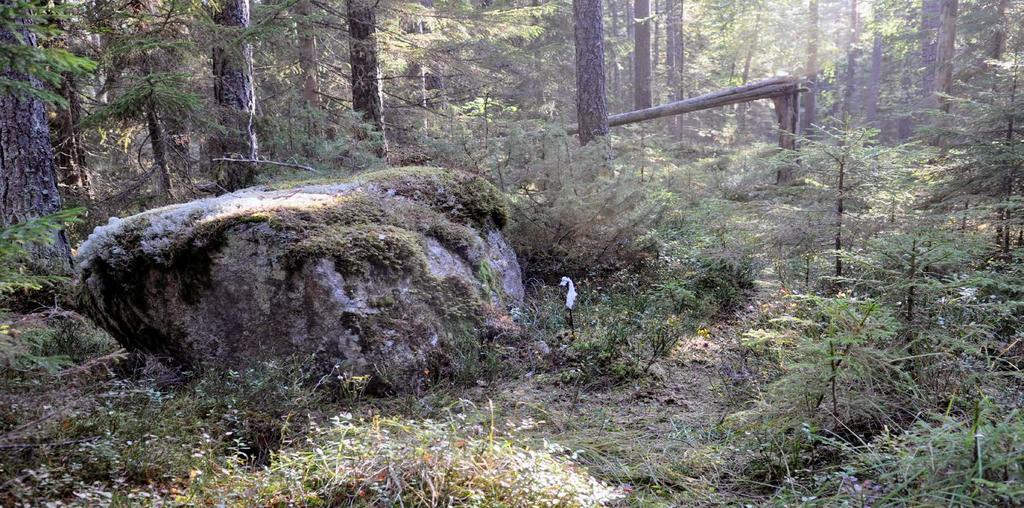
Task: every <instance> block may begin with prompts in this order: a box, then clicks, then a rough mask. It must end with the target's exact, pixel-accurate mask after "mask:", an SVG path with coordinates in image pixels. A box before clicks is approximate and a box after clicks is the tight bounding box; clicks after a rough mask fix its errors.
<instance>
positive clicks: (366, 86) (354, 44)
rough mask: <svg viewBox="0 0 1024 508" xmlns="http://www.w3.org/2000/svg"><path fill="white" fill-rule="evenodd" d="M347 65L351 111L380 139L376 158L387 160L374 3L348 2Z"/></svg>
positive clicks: (360, 0) (368, 1)
mask: <svg viewBox="0 0 1024 508" xmlns="http://www.w3.org/2000/svg"><path fill="white" fill-rule="evenodd" d="M348 34H349V63H350V64H351V66H352V109H353V110H355V111H357V112H359V113H362V115H363V119H365V120H366V121H367V122H370V123H372V124H373V126H374V127H375V128H376V129H377V131H378V132H379V133H380V136H381V143H380V144H379V145H378V147H377V154H378V155H380V156H381V157H382V158H387V150H388V144H387V132H386V130H385V128H384V97H383V95H382V94H383V91H382V89H381V79H380V64H379V63H378V61H377V2H376V0H348Z"/></svg>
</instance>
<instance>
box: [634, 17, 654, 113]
mask: <svg viewBox="0 0 1024 508" xmlns="http://www.w3.org/2000/svg"><path fill="white" fill-rule="evenodd" d="M633 17H634V23H635V24H636V26H635V27H634V28H633V33H634V37H633V53H634V55H633V107H634V108H636V109H642V108H649V107H651V20H650V18H651V2H650V0H634V3H633Z"/></svg>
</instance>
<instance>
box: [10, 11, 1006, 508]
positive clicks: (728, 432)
mask: <svg viewBox="0 0 1024 508" xmlns="http://www.w3.org/2000/svg"><path fill="white" fill-rule="evenodd" d="M1022 30H1024V4H1022V3H1021V2H1020V1H1017V0H606V1H605V2H601V1H600V0H598V1H595V0H574V1H570V0H521V1H520V0H511V1H507V0H474V1H471V2H465V1H448V0H419V1H410V2H404V1H398V0H347V1H344V0H281V1H277V0H266V1H258V2H252V3H250V2H249V0H219V1H215V2H194V1H186V0H116V1H96V2H92V1H78V0H75V1H68V0H61V1H57V2H50V3H43V2H37V1H32V0H28V1H25V0H0V62H2V63H3V66H4V68H5V72H4V74H3V75H0V95H2V97H0V164H2V165H0V219H2V225H3V226H4V227H5V229H4V230H3V233H2V234H0V295H3V296H4V297H5V300H4V303H3V306H4V307H5V308H6V309H8V310H7V311H5V313H4V315H3V322H2V323H0V353H2V354H0V357H2V361H0V363H2V365H3V375H2V376H0V379H2V383H0V388H2V389H0V395H2V399H0V400H3V401H4V405H6V406H7V408H0V433H2V434H0V458H2V468H0V504H6V503H11V504H12V505H14V504H18V503H27V504H37V503H39V502H41V501H43V500H53V501H59V502H64V503H69V504H73V503H79V504H84V505H89V504H96V503H99V504H110V503H115V504H117V503H122V504H126V505H134V504H150V503H153V502H157V501H154V500H163V501H166V502H173V503H182V504H190V503H201V504H216V503H219V502H223V501H224V500H229V501H227V502H230V503H236V504H238V505H245V504H247V503H249V502H255V503H257V504H268V505H270V504H273V505H279V504H288V503H292V504H302V505H305V504H309V505H317V504H320V505H331V506H334V505H341V504H344V505H349V504H355V505H359V504H361V503H362V504H365V505H395V504H396V503H400V502H404V503H405V504H409V505H424V506H436V505H449V504H460V503H461V504H467V505H481V506H499V505H500V506H595V505H603V504H611V505H635V506H650V505H663V506H678V505H693V504H704V505H722V504H746V503H750V504H780V505H796V504H809V505H815V504H817V505H821V506H837V505H843V506H883V505H885V506H906V505H914V506H917V505H929V506H930V505H936V506H937V505H974V504H976V505H984V506H990V505H991V506H1012V505H1018V504H1021V503H1024V485H1022V481H1024V466H1022V464H1024V462H1022V457H1024V414H1022V413H1021V407H1022V402H1024V389H1022V388H1024V387H1022V385H1021V373H1020V367H1021V365H1022V364H1024V328H1022V327H1021V320H1022V318H1024V264H1022V262H1021V260H1022V254H1024V250H1022V249H1024V178H1022V177H1024V174H1022V163H1024V142H1022V136H1021V132H1020V130H1021V124H1022V122H1024V106H1022V101H1021V99H1020V97H1019V95H1020V94H1021V91H1020V90H1019V89H1018V88H1019V86H1020V84H1019V80H1020V79H1021V78H1022V77H1024V76H1022V71H1024V68H1022V67H1024V62H1022V57H1024V32H1022ZM764 80H769V81H764ZM770 80H775V81H770ZM778 82H782V83H788V85H787V86H791V87H793V88H792V89H793V90H796V91H797V92H798V93H797V95H796V96H793V95H787V96H785V97H786V98H788V99H787V100H788V102H787V101H784V100H779V99H778V98H777V97H774V96H773V97H772V98H774V99H776V100H754V101H737V102H734V103H728V104H726V105H722V106H718V103H713V102H712V104H711V105H712V106H717V107H698V108H694V110H692V111H691V112H687V113H685V114H679V115H669V116H664V117H661V118H656V119H650V120H647V121H639V122H632V123H626V124H623V125H617V126H616V125H613V126H611V127H609V126H608V118H609V116H611V117H612V118H613V119H615V118H616V117H615V115H617V114H621V113H627V112H630V111H639V110H644V109H647V108H651V107H655V106H658V105H660V104H668V103H673V102H677V101H685V100H693V101H697V102H700V101H702V100H704V96H706V95H708V94H715V93H717V92H721V91H723V90H724V91H726V92H728V91H730V90H734V89H737V88H738V87H745V86H753V87H757V86H761V85H760V84H761V83H778ZM739 89H741V90H744V89H745V88H739ZM700 103H701V104H704V103H703V102H700ZM400 166H436V167H443V168H449V169H453V170H458V171H462V172H467V173H472V174H475V175H479V176H480V177H483V178H485V179H486V180H488V181H489V182H491V183H493V185H494V186H495V187H496V188H497V189H498V190H499V191H500V192H501V193H502V194H503V195H504V196H506V197H507V199H508V201H509V206H510V210H511V212H510V220H509V225H508V227H507V229H506V234H507V235H508V237H509V240H510V242H511V244H512V245H513V246H514V247H515V251H516V253H517V254H518V256H519V263H520V264H521V265H522V268H523V274H524V280H525V281H526V285H527V297H526V300H525V302H524V304H523V305H522V307H519V308H515V309H513V311H512V313H511V316H512V319H513V320H514V321H515V325H516V326H517V327H518V328H517V330H518V331H517V332H516V333H514V334H510V338H507V340H505V339H503V340H496V341H494V342H488V343H486V344H478V345H474V346H473V347H474V349H473V350H472V353H471V354H468V355H466V356H465V357H462V358H461V359H460V360H459V362H457V363H458V367H457V368H456V369H455V371H454V372H453V373H451V375H450V376H448V378H447V379H446V380H445V381H438V384H437V386H434V387H432V388H430V389H425V391H419V392H417V393H415V394H412V395H402V396H391V397H378V396H376V395H375V396H370V394H369V393H368V392H367V389H366V388H367V387H366V380H365V379H347V378H346V379H341V377H339V382H338V383H334V384H331V385H330V388H329V389H325V388H323V387H322V386H321V385H323V382H322V380H319V381H318V380H316V379H314V380H312V381H310V380H309V379H306V378H305V377H304V374H302V373H301V370H302V369H298V368H296V367H295V366H292V365H290V364H285V363H281V364H273V365H264V366H261V367H258V368H254V369H253V370H252V371H249V372H241V373H239V372H235V371H231V372H228V373H223V372H221V373H216V372H204V373H189V372H186V373H181V372H178V371H175V370H174V369H171V368H169V367H167V366H166V365H161V364H160V362H158V361H156V360H153V359H148V358H144V357H136V356H132V355H129V354H127V353H126V352H125V351H124V350H122V349H120V348H119V347H118V345H117V344H116V343H115V342H114V341H113V340H112V339H111V338H110V337H109V336H107V335H106V334H105V333H104V332H103V331H101V330H99V329H98V328H96V327H95V326H93V325H92V324H91V323H89V322H88V321H87V320H85V319H84V318H82V317H81V316H78V314H77V313H76V308H77V307H76V306H77V305H78V300H77V298H78V297H77V294H78V293H77V291H78V289H76V287H75V284H74V283H73V282H72V280H73V279H74V277H73V276H71V277H69V275H71V274H72V273H73V270H74V267H73V266H72V261H71V259H72V257H71V255H72V254H73V253H74V252H75V251H76V249H77V247H78V245H80V244H81V242H82V241H83V240H85V238H86V237H87V236H88V235H89V234H90V233H91V232H92V231H93V230H94V228H96V227H97V226H101V225H104V224H112V223H115V222H116V221H117V220H118V219H117V218H118V217H125V216H128V215H132V214H136V213H139V212H143V211H145V210H150V209H153V208H157V207H160V206H164V205H169V204H173V203H180V202H185V201H190V200H193V199H198V198H204V197H209V196H217V195H224V194H226V193H230V192H232V191H236V190H238V189H242V188H246V187H250V186H256V185H260V186H265V187H267V188H283V187H281V186H285V185H295V184H296V183H297V182H299V183H301V182H307V183H309V182H312V183H322V182H327V181H332V180H338V179H344V178H349V177H352V175H359V174H364V173H367V172H370V171H374V170H379V169H381V168H387V167H400ZM112 218H113V220H112ZM564 276H568V277H571V278H572V279H573V280H574V281H575V284H576V288H577V289H578V290H579V295H580V296H579V301H578V304H577V307H576V308H575V309H573V313H566V312H565V309H564V308H563V307H564V301H565V300H564V293H563V291H564V288H563V287H560V286H559V285H558V284H559V281H560V280H561V278H562V277H564ZM392 395H393V394H392ZM339 412H340V413H342V416H341V417H338V416H337V415H338V414H339ZM332 418H333V419H332ZM496 422H497V423H496ZM496 429H497V430H496ZM140 443H144V444H145V445H144V446H141V445H140ZM332 447H335V448H337V449H339V450H340V449H345V450H349V451H350V452H351V453H347V454H340V455H338V456H334V455H331V454H330V453H328V454H327V456H328V457H329V459H327V458H324V457H325V455H324V451H323V450H324V449H327V450H330V449H332ZM452 471H455V472H454V473H453V472H452ZM254 500H255V501H254Z"/></svg>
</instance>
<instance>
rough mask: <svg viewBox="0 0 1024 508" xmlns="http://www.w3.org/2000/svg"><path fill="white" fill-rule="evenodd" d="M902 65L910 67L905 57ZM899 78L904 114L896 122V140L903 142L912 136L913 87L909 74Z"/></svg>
mask: <svg viewBox="0 0 1024 508" xmlns="http://www.w3.org/2000/svg"><path fill="white" fill-rule="evenodd" d="M903 65H904V66H906V67H908V68H909V66H910V65H911V63H910V58H908V57H907V56H905V57H904V58H903ZM902 74H903V76H902V77H901V78H900V88H902V89H903V90H902V93H901V99H902V101H901V102H902V104H903V109H904V112H903V113H902V114H901V115H900V117H899V118H898V119H897V120H896V139H898V140H899V141H901V142H903V141H906V140H908V139H910V136H912V135H914V117H913V115H912V114H911V113H910V111H911V109H912V107H913V103H914V99H913V86H912V83H911V78H910V73H909V72H904V73H902Z"/></svg>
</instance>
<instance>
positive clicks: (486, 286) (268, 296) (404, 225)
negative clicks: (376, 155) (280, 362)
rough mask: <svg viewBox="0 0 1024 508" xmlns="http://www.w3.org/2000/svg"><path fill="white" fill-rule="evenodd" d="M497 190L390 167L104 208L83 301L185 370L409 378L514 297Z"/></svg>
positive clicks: (468, 345) (83, 258) (121, 334)
mask: <svg viewBox="0 0 1024 508" xmlns="http://www.w3.org/2000/svg"><path fill="white" fill-rule="evenodd" d="M507 210H508V209H507V206H506V203H505V200H504V197H503V196H502V195H501V194H500V193H499V192H498V191H497V190H496V189H495V188H494V187H493V186H492V185H490V184H489V183H487V182H486V181H484V180H482V179H480V178H478V177H475V176H472V175H469V174H464V173H457V172H451V171H445V170H441V169H436V168H400V169H389V170H385V171H379V172H373V173H366V174H362V175H359V176H356V177H354V178H352V179H350V180H346V181H341V182H338V181H334V182H327V183H318V184H303V185H300V186H294V187H291V188H276V189H263V188H255V189H246V190H242V191H239V192H235V193H233V194H227V195H223V196H219V197H215V198H209V199H202V200H198V201H192V202H189V203H183V204H179V205H172V206H168V207H164V208H159V209H155V210H150V211H148V212H144V213H141V214H138V215H134V216H131V217H128V218H125V219H117V218H114V219H111V220H110V222H109V223H108V224H107V225H105V226H101V227H98V228H96V230H95V231H94V232H93V233H92V235H90V236H89V238H88V239H87V240H86V241H85V243H83V244H82V246H81V248H80V249H79V251H78V257H77V266H78V269H79V274H80V279H81V282H82V289H83V304H84V307H85V309H86V312H87V313H88V314H89V315H90V317H91V318H92V319H93V320H94V321H96V322H97V323H98V324H99V325H101V326H102V327H103V328H105V329H106V330H107V331H109V332H110V333H111V334H112V335H113V336H114V337H115V338H116V339H117V340H118V341H119V342H121V343H122V344H123V345H124V346H125V347H126V348H129V349H132V350H141V351H147V352H152V353H157V354H160V355H164V356H168V357H171V358H173V359H175V360H177V361H179V362H181V363H184V364H187V365H194V366H211V365H215V366H221V367H227V368H235V369H239V368H245V367H247V366H249V365H251V364H252V363H253V362H254V361H260V360H266V359H284V358H299V359H301V361H305V362H308V365H309V367H310V368H311V369H317V370H320V371H324V372H331V371H333V372H335V373H337V374H339V375H340V374H343V373H344V374H350V375H370V376H372V377H373V378H374V379H376V380H378V381H383V382H384V383H387V384H388V385H391V386H392V387H393V388H396V389H408V388H409V387H410V386H415V385H417V384H418V383H420V382H422V381H423V380H424V378H426V377H428V376H433V375H435V374H436V373H438V372H441V373H443V371H444V369H446V368H451V367H452V366H453V364H454V363H455V362H458V361H460V358H459V356H460V355H466V354H471V352H472V351H473V350H474V348H473V347H472V346H473V344H475V343H477V342H476V341H480V340H486V339H487V338H488V337H487V335H488V334H492V333H494V331H495V330H500V329H502V328H503V327H506V326H507V325H505V324H503V323H508V314H507V312H508V310H509V309H510V308H511V307H514V306H516V305H518V304H520V303H521V300H522V297H523V285H522V278H521V274H520V270H519V264H518V263H517V261H516V256H515V253H514V252H513V251H512V249H511V248H510V247H509V245H508V243H507V242H506V241H505V239H504V237H503V236H502V234H501V232H500V230H501V228H502V227H503V226H504V225H505V223H506V221H507V218H508V217H507V214H508V211H507Z"/></svg>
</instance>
